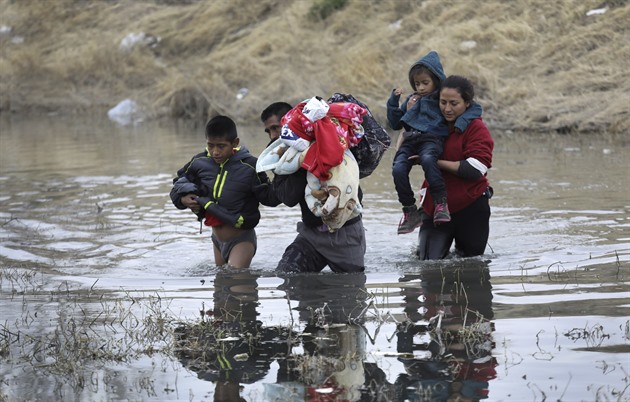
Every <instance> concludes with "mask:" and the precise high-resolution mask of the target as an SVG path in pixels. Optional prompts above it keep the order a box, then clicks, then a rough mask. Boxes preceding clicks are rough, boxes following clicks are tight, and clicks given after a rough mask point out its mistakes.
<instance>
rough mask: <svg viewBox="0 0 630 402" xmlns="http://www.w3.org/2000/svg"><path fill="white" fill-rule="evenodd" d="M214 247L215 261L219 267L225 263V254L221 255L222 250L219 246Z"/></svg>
mask: <svg viewBox="0 0 630 402" xmlns="http://www.w3.org/2000/svg"><path fill="white" fill-rule="evenodd" d="M212 249H213V250H214V263H215V264H216V266H217V267H221V266H223V265H225V260H224V259H223V256H222V255H221V250H219V249H218V248H217V246H214V245H213V246H212Z"/></svg>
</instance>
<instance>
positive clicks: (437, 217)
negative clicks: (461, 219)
mask: <svg viewBox="0 0 630 402" xmlns="http://www.w3.org/2000/svg"><path fill="white" fill-rule="evenodd" d="M450 221H451V214H450V212H448V205H447V204H446V200H442V201H441V202H438V203H436V204H435V211H434V212H433V224H434V225H439V224H440V223H447V222H450Z"/></svg>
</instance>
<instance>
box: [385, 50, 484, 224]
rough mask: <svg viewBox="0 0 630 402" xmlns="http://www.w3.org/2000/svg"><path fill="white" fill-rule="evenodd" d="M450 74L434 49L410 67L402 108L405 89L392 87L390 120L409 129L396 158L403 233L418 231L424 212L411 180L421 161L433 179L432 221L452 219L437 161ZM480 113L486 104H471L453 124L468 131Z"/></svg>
mask: <svg viewBox="0 0 630 402" xmlns="http://www.w3.org/2000/svg"><path fill="white" fill-rule="evenodd" d="M445 78H446V75H445V74H444V69H443V67H442V63H441V62H440V56H439V55H438V53H437V52H435V51H430V52H429V53H427V54H426V55H425V56H423V57H422V58H421V59H420V60H418V61H417V62H416V63H414V64H413V65H412V66H411V68H410V69H409V84H410V85H411V88H412V90H413V91H414V92H413V93H412V94H411V95H410V96H409V97H407V99H406V100H405V101H404V102H403V104H402V106H399V105H398V104H399V100H400V96H401V94H402V93H403V91H402V89H401V88H396V89H394V90H393V91H392V94H391V96H390V97H389V100H388V101H387V120H388V122H389V125H390V126H391V128H392V129H394V130H400V129H404V130H405V131H404V132H403V133H402V134H401V136H400V137H399V141H398V144H399V146H398V150H397V151H396V155H395V156H394V163H393V167H392V176H393V178H394V185H395V187H396V192H397V193H398V201H399V202H400V203H401V204H402V209H403V217H402V219H401V221H400V223H399V225H398V234H405V233H411V232H413V231H414V230H415V229H416V228H417V227H419V226H420V225H422V214H421V212H420V210H419V208H418V206H417V205H416V198H415V196H414V192H413V190H412V188H411V185H410V183H409V172H410V171H411V168H412V166H413V165H415V164H417V162H419V163H420V164H421V165H422V169H423V170H424V175H425V178H426V180H427V181H428V183H429V186H428V190H429V193H430V194H431V196H432V197H431V198H432V200H434V202H435V205H434V206H432V208H430V210H431V216H432V218H433V219H432V222H433V224H436V225H437V224H442V223H447V222H449V221H450V220H451V216H450V213H449V209H448V202H447V189H446V186H445V184H444V179H443V178H442V174H441V172H440V169H439V168H438V165H437V161H438V159H439V158H440V155H441V154H442V149H443V143H444V139H445V138H446V137H447V136H448V135H449V129H448V127H447V125H446V123H445V121H444V118H443V117H442V114H441V112H440V107H439V105H438V91H439V89H440V84H441V82H442V81H443V80H444V79H445ZM479 117H481V107H480V106H479V105H477V104H472V105H471V107H470V108H468V109H466V110H465V112H464V113H463V114H462V115H461V116H459V118H458V119H457V120H456V121H455V122H454V124H455V125H454V127H455V128H456V129H458V130H460V131H464V130H466V128H467V126H468V123H469V122H470V121H471V120H473V119H475V118H479Z"/></svg>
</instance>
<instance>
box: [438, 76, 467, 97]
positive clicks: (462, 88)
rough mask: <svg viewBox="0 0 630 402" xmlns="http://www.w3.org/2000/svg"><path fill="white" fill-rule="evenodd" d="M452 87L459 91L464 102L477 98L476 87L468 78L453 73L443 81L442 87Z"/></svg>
mask: <svg viewBox="0 0 630 402" xmlns="http://www.w3.org/2000/svg"><path fill="white" fill-rule="evenodd" d="M444 88H451V89H454V90H456V91H457V92H459V94H460V95H461V96H462V99H463V100H464V102H468V103H470V102H472V101H473V99H474V98H475V88H474V87H473V84H472V82H470V80H469V79H468V78H465V77H462V76H459V75H451V76H449V77H448V78H446V79H445V80H444V81H442V89H444Z"/></svg>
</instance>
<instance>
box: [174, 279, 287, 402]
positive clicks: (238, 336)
mask: <svg viewBox="0 0 630 402" xmlns="http://www.w3.org/2000/svg"><path fill="white" fill-rule="evenodd" d="M259 277H260V275H259V274H256V273H254V272H252V271H245V270H244V271H233V270H229V271H228V270H225V271H221V272H219V273H217V275H216V277H215V280H214V294H213V300H214V303H213V307H212V308H210V309H208V310H206V309H205V304H204V305H202V309H201V311H200V313H201V319H200V322H199V323H197V324H194V325H192V326H182V327H179V328H178V329H177V330H176V332H177V342H178V346H179V347H178V349H177V352H176V353H177V355H178V357H179V359H180V361H181V362H182V364H183V365H184V367H187V368H188V369H190V370H192V371H195V372H196V373H197V375H198V377H199V378H200V379H202V380H206V381H212V382H214V383H215V392H214V400H215V401H238V400H239V398H240V396H239V393H240V390H241V384H252V383H255V382H257V381H260V380H261V379H262V378H263V377H264V376H265V375H266V374H267V373H268V372H269V368H270V364H271V362H272V361H273V360H274V359H276V358H277V357H278V356H282V357H286V356H287V355H288V353H289V351H290V343H289V341H288V335H289V333H290V331H289V328H282V327H276V326H263V323H262V322H261V321H259V320H258V319H257V317H258V311H257V309H258V308H259V306H260V303H259V301H258V290H257V282H256V281H257V279H258V278H259Z"/></svg>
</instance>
